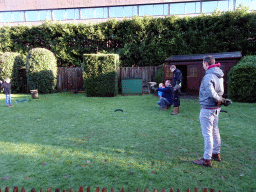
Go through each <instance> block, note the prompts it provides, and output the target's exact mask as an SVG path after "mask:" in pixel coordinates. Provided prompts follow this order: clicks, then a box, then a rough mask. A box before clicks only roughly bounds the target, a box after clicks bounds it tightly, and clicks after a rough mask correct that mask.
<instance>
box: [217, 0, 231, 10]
mask: <svg viewBox="0 0 256 192" xmlns="http://www.w3.org/2000/svg"><path fill="white" fill-rule="evenodd" d="M218 8H219V9H220V10H221V11H228V10H229V7H228V1H219V2H218Z"/></svg>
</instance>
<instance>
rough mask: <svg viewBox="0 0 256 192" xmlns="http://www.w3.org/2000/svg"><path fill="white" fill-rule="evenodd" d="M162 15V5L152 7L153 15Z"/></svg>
mask: <svg viewBox="0 0 256 192" xmlns="http://www.w3.org/2000/svg"><path fill="white" fill-rule="evenodd" d="M163 14H164V5H163V4H160V5H154V15H163Z"/></svg>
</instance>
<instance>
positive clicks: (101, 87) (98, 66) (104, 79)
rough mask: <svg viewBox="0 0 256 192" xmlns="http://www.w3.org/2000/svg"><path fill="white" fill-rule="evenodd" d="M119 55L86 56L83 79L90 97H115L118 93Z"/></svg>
mask: <svg viewBox="0 0 256 192" xmlns="http://www.w3.org/2000/svg"><path fill="white" fill-rule="evenodd" d="M118 64H119V56H118V55H117V54H84V63H83V65H82V68H83V78H84V89H85V93H86V95H87V96H89V97H97V96H100V97H113V96H116V95H117V93H118V74H117V68H118Z"/></svg>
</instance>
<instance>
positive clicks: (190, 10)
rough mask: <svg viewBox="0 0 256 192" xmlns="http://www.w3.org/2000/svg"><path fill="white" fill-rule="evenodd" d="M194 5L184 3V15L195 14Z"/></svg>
mask: <svg viewBox="0 0 256 192" xmlns="http://www.w3.org/2000/svg"><path fill="white" fill-rule="evenodd" d="M195 12H196V3H186V13H195Z"/></svg>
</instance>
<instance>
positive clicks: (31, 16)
mask: <svg viewBox="0 0 256 192" xmlns="http://www.w3.org/2000/svg"><path fill="white" fill-rule="evenodd" d="M25 14H26V21H38V20H39V15H38V11H26V13H25Z"/></svg>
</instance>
